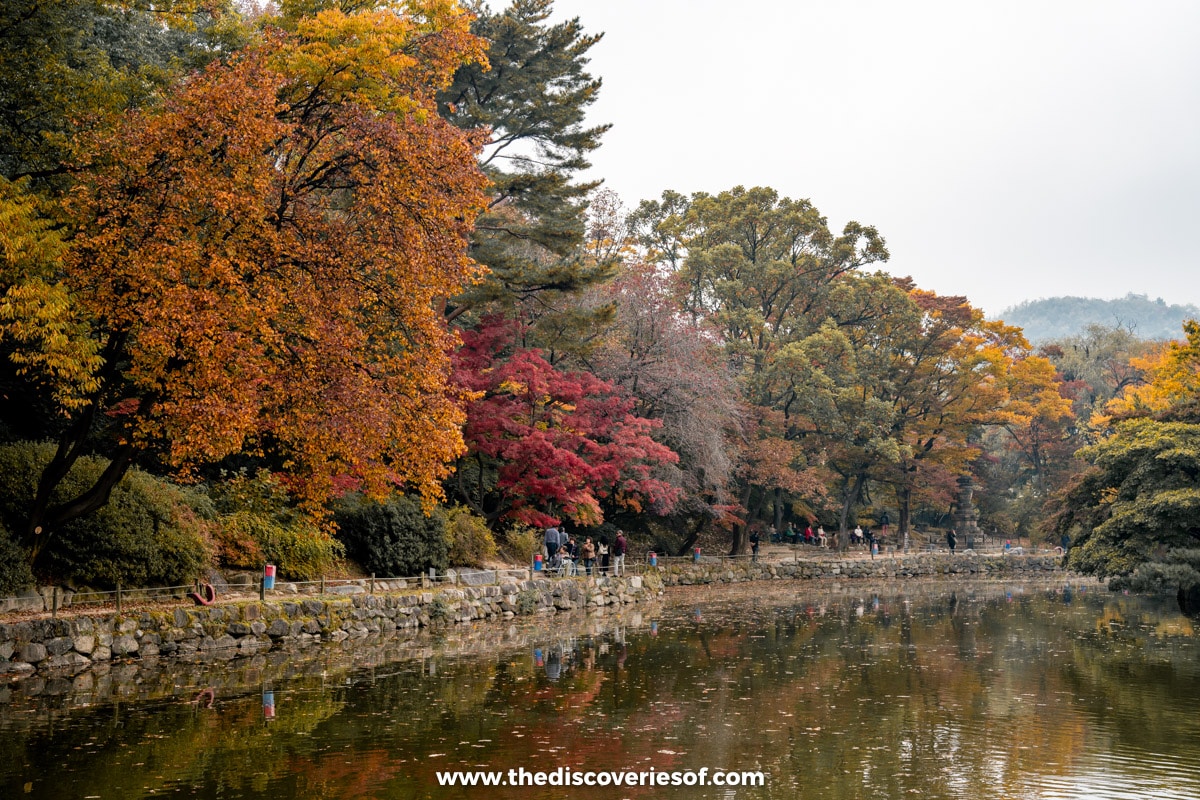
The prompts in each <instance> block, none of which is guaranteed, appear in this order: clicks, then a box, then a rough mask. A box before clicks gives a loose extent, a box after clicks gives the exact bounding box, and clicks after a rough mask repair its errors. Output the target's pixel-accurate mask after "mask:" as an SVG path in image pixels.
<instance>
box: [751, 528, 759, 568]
mask: <svg viewBox="0 0 1200 800" xmlns="http://www.w3.org/2000/svg"><path fill="white" fill-rule="evenodd" d="M750 560H751V561H758V531H750Z"/></svg>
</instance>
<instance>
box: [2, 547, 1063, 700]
mask: <svg viewBox="0 0 1200 800" xmlns="http://www.w3.org/2000/svg"><path fill="white" fill-rule="evenodd" d="M1062 571H1063V570H1062V566H1061V557H1059V556H1053V555H1015V554H1013V555H996V556H992V555H976V554H973V553H965V554H959V555H954V556H951V555H949V554H943V553H923V554H914V555H908V556H887V557H880V558H875V559H868V558H847V559H827V558H823V559H811V560H799V561H775V562H767V561H760V562H752V561H750V560H746V559H741V560H729V559H707V558H706V559H701V561H700V562H699V563H692V562H683V563H670V564H664V565H663V566H661V567H659V568H658V569H657V570H652V571H651V572H650V573H648V574H647V575H645V576H640V575H631V576H626V577H621V578H613V577H603V578H596V579H594V580H592V579H584V578H577V579H548V578H534V579H529V580H521V579H517V578H515V577H511V576H503V577H501V578H500V582H499V583H496V584H492V585H483V586H471V585H463V586H458V587H446V588H441V589H436V590H424V591H419V592H412V591H402V592H399V593H396V592H394V591H392V592H385V593H383V594H366V593H365V591H366V590H365V589H363V588H362V587H358V586H356V587H339V588H340V590H342V591H348V590H353V591H357V592H363V593H361V594H353V595H349V596H333V597H330V596H329V595H325V596H320V597H313V596H308V597H306V596H302V595H284V597H283V598H282V599H280V598H278V597H272V598H270V599H269V600H267V601H266V602H259V601H257V600H244V601H239V602H233V603H225V604H222V605H217V606H211V607H186V608H184V607H180V608H176V609H174V610H171V611H158V612H140V613H133V614H128V615H124V616H122V615H116V614H109V615H90V616H89V615H78V616H73V617H70V618H60V619H41V620H33V621H27V622H14V623H8V624H0V682H3V681H5V680H11V679H17V678H22V677H25V676H28V675H32V674H34V673H36V672H45V673H53V672H56V671H66V672H79V671H81V670H85V669H87V668H88V667H90V666H91V665H92V664H95V663H107V662H110V661H112V660H114V659H116V660H122V659H146V658H154V657H159V656H175V657H188V656H196V655H200V656H204V655H205V654H207V653H211V652H225V653H228V652H234V653H237V654H241V655H252V654H254V653H258V652H261V651H266V650H270V649H271V648H273V647H276V646H280V645H287V644H289V643H301V644H304V643H309V642H316V641H334V642H338V641H343V640H346V639H350V638H355V637H363V636H367V635H369V634H375V633H387V632H390V631H396V630H406V629H418V628H422V627H428V626H436V625H452V624H456V623H465V622H471V621H474V620H484V619H511V618H513V617H517V616H529V615H533V614H539V613H555V612H558V611H569V610H573V609H587V608H597V607H602V606H609V605H624V604H629V603H639V602H643V601H645V600H649V599H651V598H654V597H658V596H659V595H660V594H661V593H662V587H663V586H693V585H702V584H712V583H740V582H744V581H764V580H782V579H819V578H837V579H847V578H849V579H870V578H875V579H881V578H883V579H886V578H924V577H938V576H956V577H964V578H980V577H983V578H987V577H1017V578H1033V577H1044V576H1047V575H1052V574H1055V573H1062ZM492 579H493V580H495V579H497V578H496V577H495V576H493V578H492ZM383 587H387V588H389V589H390V588H394V587H388V586H387V584H383V585H382V586H381V587H380V588H383Z"/></svg>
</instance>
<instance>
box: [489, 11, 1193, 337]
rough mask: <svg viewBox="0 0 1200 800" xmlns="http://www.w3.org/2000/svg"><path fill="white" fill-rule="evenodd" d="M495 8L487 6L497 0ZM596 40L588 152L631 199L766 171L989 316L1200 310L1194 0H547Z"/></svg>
mask: <svg viewBox="0 0 1200 800" xmlns="http://www.w3.org/2000/svg"><path fill="white" fill-rule="evenodd" d="M495 5H496V6H502V5H503V4H502V3H496V4H495ZM555 9H556V17H557V18H566V17H570V16H578V17H579V18H580V20H581V22H582V23H583V26H584V29H585V30H587V31H589V32H598V31H603V32H604V34H605V36H604V39H603V40H602V41H601V42H600V43H599V44H597V45H596V46H595V47H594V48H593V49H592V51H591V54H592V63H591V68H592V72H593V74H595V75H598V76H600V77H602V78H603V80H604V88H603V90H602V94H601V98H600V100H599V101H598V102H597V103H596V104H595V105H594V106H593V107H592V109H593V110H592V111H591V114H590V121H592V122H595V123H600V122H611V123H613V124H614V127H613V129H612V130H611V131H610V132H609V133H608V134H607V136H606V137H605V140H604V145H603V146H602V147H601V148H600V150H599V151H597V152H596V153H595V157H594V158H593V163H594V169H593V171H592V173H591V175H592V176H594V177H602V178H604V179H605V182H606V185H607V186H608V187H610V188H612V189H614V190H615V191H617V192H618V193H619V194H620V195H621V197H622V199H623V200H624V201H625V203H626V205H628V206H630V207H631V208H632V207H633V206H635V205H636V204H637V202H638V201H639V200H642V199H645V198H650V197H657V196H659V194H661V192H662V191H663V190H664V189H675V190H677V191H681V192H685V193H691V192H693V191H707V192H713V193H715V192H719V191H722V190H724V189H728V188H730V187H732V186H735V185H738V184H742V185H745V186H755V185H765V186H772V187H774V188H775V189H777V190H778V191H779V193H780V194H781V195H784V196H788V197H793V198H800V197H807V198H810V199H811V200H812V202H813V203H814V204H815V205H816V206H817V208H819V209H820V210H821V212H822V213H823V214H824V215H825V216H826V217H828V219H829V221H830V223H831V225H832V226H833V227H834V228H835V229H836V230H839V231H840V229H841V226H842V225H843V224H844V223H845V222H846V221H847V220H849V219H856V220H858V221H860V222H862V223H865V224H872V225H875V226H876V227H878V228H879V230H880V232H881V233H882V234H883V235H884V237H885V238H886V239H887V241H888V246H889V249H890V250H891V253H892V258H891V261H890V262H889V263H888V265H887V266H886V269H887V270H888V271H889V272H891V273H893V274H896V275H912V276H913V277H914V278H915V279H916V281H917V283H918V284H919V285H921V286H922V287H923V288H927V289H931V290H934V291H936V292H938V293H939V294H965V295H967V296H968V297H969V298H970V299H971V301H972V302H973V303H974V304H975V305H978V306H982V307H983V308H984V309H985V310H986V311H987V312H988V313H989V314H993V315H994V314H996V313H997V312H999V311H1001V310H1002V309H1004V308H1005V307H1007V306H1010V305H1013V304H1015V303H1018V302H1020V301H1022V300H1027V299H1037V298H1039V297H1052V296H1056V295H1082V296H1089V297H1104V298H1111V297H1119V296H1123V295H1124V294H1125V293H1127V292H1134V293H1138V294H1148V295H1150V296H1151V297H1162V298H1163V299H1165V300H1166V301H1167V302H1171V303H1184V302H1190V303H1196V304H1198V305H1200V258H1198V257H1197V247H1198V242H1197V236H1196V232H1197V230H1198V229H1200V2H1197V1H1196V0H1139V1H1137V2H1134V1H1133V0H1130V1H1129V2H1118V1H1117V0H1069V1H1068V0H1038V1H1037V2H1029V1H1028V0H1005V1H1004V2H995V1H994V0H993V2H986V3H985V2H973V1H972V0H945V1H943V2H932V1H931V0H919V1H918V0H822V1H821V2H818V1H817V0H741V2H729V0H721V2H716V1H715V0H557V2H556V3H555Z"/></svg>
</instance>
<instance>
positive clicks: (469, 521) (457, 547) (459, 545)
mask: <svg viewBox="0 0 1200 800" xmlns="http://www.w3.org/2000/svg"><path fill="white" fill-rule="evenodd" d="M446 544H447V546H448V547H449V548H450V563H451V564H452V565H454V566H456V567H477V566H482V565H483V562H485V561H489V560H491V559H494V558H495V557H496V540H495V539H493V538H492V532H491V530H489V529H488V526H487V523H486V522H484V521H483V519H482V518H481V517H477V516H475V515H474V514H472V513H471V512H470V510H469V509H467V508H464V507H463V506H454V507H452V508H450V509H448V510H447V511H446Z"/></svg>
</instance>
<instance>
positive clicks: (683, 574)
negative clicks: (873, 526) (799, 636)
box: [659, 552, 1063, 586]
mask: <svg viewBox="0 0 1200 800" xmlns="http://www.w3.org/2000/svg"><path fill="white" fill-rule="evenodd" d="M1062 571H1063V568H1062V556H1055V555H1016V554H1013V555H980V554H975V553H971V552H967V553H962V554H956V555H953V556H952V555H950V554H949V553H916V554H912V555H907V556H880V557H878V558H847V559H827V558H823V559H801V560H798V561H757V562H754V561H751V560H749V559H737V560H732V559H716V558H712V559H709V558H702V559H701V560H700V562H699V563H673V564H669V565H665V566H663V567H662V568H660V570H659V575H661V577H662V580H663V584H664V585H666V586H693V585H699V584H706V583H740V582H742V581H761V580H781V579H785V578H792V579H796V578H799V579H816V578H931V577H938V576H963V577H983V578H986V577H1039V576H1046V575H1048V574H1052V573H1056V572H1062Z"/></svg>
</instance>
